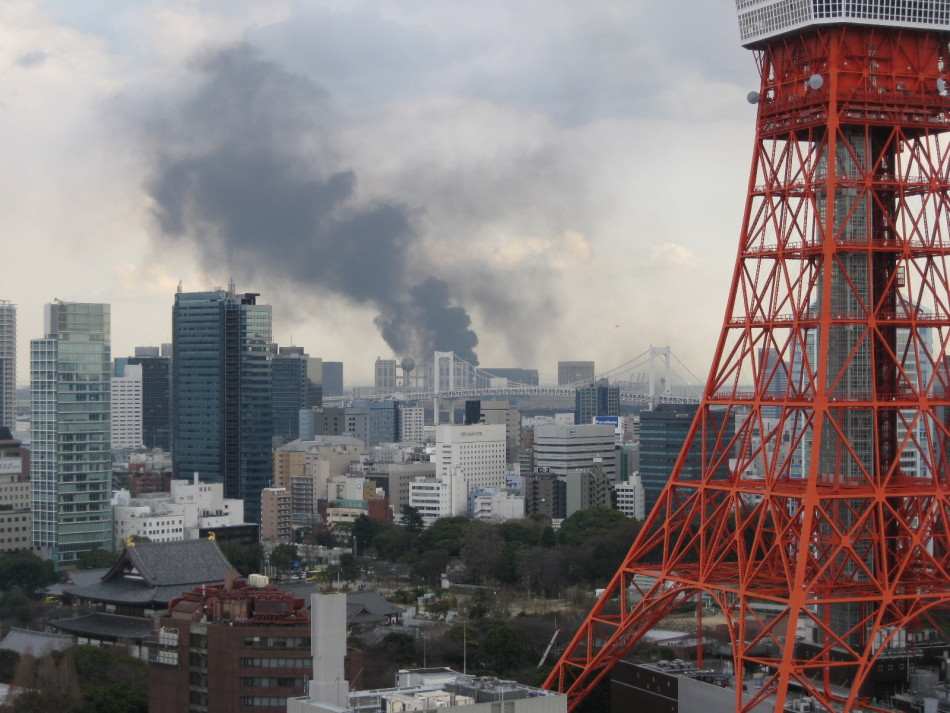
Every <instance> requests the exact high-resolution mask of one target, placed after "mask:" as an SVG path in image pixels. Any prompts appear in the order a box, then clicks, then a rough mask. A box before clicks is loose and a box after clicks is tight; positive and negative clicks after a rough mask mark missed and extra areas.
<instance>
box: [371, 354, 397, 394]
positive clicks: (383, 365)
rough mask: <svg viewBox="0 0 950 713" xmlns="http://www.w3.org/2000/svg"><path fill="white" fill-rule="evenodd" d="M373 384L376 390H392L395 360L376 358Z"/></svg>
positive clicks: (394, 376) (394, 380) (394, 382)
mask: <svg viewBox="0 0 950 713" xmlns="http://www.w3.org/2000/svg"><path fill="white" fill-rule="evenodd" d="M374 372H375V379H374V380H373V383H374V386H375V387H376V390H377V391H393V390H395V388H396V360H395V359H379V358H377V359H376V367H375V369H374Z"/></svg>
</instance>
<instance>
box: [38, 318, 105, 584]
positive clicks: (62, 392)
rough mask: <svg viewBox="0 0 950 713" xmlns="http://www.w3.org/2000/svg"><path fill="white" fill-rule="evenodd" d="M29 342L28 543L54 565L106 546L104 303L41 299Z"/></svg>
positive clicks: (70, 563) (66, 564)
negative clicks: (37, 333)
mask: <svg viewBox="0 0 950 713" xmlns="http://www.w3.org/2000/svg"><path fill="white" fill-rule="evenodd" d="M45 318H46V319H45V327H46V328H45V332H46V336H45V337H43V338H42V339H34V340H32V341H31V342H30V392H31V411H32V427H31V441H32V444H31V445H32V466H31V471H32V489H33V503H32V513H33V546H34V547H35V548H37V549H38V550H40V552H42V553H43V554H44V555H46V556H48V557H50V558H51V559H52V560H53V561H54V562H55V563H56V565H57V566H58V567H66V566H70V565H75V564H76V562H77V559H78V557H79V555H80V554H81V553H83V552H85V551H87V550H91V549H94V548H98V547H101V548H102V549H106V550H108V549H111V548H112V512H111V510H110V507H109V497H110V493H111V488H112V460H111V457H110V448H109V397H110V393H109V380H110V373H111V368H110V367H111V358H110V351H109V305H106V304H83V303H77V302H59V301H57V302H55V303H53V304H48V305H46V311H45Z"/></svg>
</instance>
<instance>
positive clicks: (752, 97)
mask: <svg viewBox="0 0 950 713" xmlns="http://www.w3.org/2000/svg"><path fill="white" fill-rule="evenodd" d="M745 98H746V101H747V102H749V103H750V104H758V103H759V93H758V92H749V93H748V94H746V96H745Z"/></svg>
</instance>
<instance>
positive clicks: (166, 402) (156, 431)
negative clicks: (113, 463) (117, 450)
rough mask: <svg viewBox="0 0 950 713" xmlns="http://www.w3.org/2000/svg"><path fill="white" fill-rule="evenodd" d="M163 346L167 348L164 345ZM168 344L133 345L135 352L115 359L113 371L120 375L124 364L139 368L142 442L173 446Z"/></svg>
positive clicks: (164, 446) (146, 445)
mask: <svg viewBox="0 0 950 713" xmlns="http://www.w3.org/2000/svg"><path fill="white" fill-rule="evenodd" d="M166 347H167V348H168V349H166ZM170 347H171V345H168V344H165V345H162V349H161V353H160V350H159V348H158V347H135V356H131V357H119V358H117V359H116V360H115V374H116V376H122V375H123V374H124V373H125V367H126V366H127V365H133V366H138V367H141V369H142V445H144V446H145V447H146V448H161V449H162V450H163V451H170V450H171V448H172V396H171V394H172V382H171V364H172V360H171V349H170Z"/></svg>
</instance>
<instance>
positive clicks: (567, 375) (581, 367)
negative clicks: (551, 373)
mask: <svg viewBox="0 0 950 713" xmlns="http://www.w3.org/2000/svg"><path fill="white" fill-rule="evenodd" d="M593 380H594V362H592V361H559V362H558V363H557V384H558V386H567V385H570V384H581V383H590V382H592V381H593Z"/></svg>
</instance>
